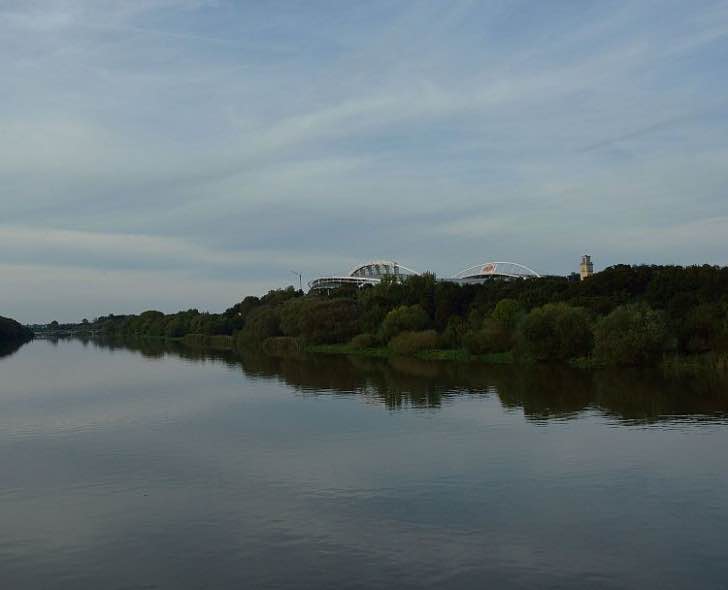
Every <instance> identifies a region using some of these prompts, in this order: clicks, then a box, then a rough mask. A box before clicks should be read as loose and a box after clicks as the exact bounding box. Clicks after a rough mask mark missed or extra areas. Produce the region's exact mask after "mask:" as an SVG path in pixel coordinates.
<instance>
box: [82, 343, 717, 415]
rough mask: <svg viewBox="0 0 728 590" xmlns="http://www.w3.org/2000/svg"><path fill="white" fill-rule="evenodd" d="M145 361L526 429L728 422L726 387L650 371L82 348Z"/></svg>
mask: <svg viewBox="0 0 728 590" xmlns="http://www.w3.org/2000/svg"><path fill="white" fill-rule="evenodd" d="M88 343H92V344H93V345H94V346H98V347H102V348H109V349H127V350H133V351H136V352H138V353H139V354H141V355H143V356H144V357H145V358H149V359H161V358H164V357H166V356H170V355H171V356H177V357H181V358H183V359H187V360H191V361H196V362H197V361H213V362H219V363H222V364H225V365H226V366H228V367H236V368H239V369H240V370H242V372H243V373H244V374H245V375H246V376H248V377H250V378H258V379H272V380H278V381H282V382H284V383H285V384H287V385H288V386H290V387H292V388H294V389H295V390H296V391H298V392H300V393H302V394H304V395H358V396H362V397H363V398H365V399H367V400H368V401H372V402H376V403H382V404H384V405H385V406H386V407H387V408H389V409H397V408H403V407H414V408H438V407H440V406H442V405H443V404H446V403H448V401H449V400H452V399H454V398H458V397H462V396H468V395H470V396H472V395H478V396H488V395H495V396H497V398H498V399H499V401H500V403H501V405H502V406H503V407H504V408H507V409H508V408H510V409H516V410H517V409H520V410H522V411H523V413H524V415H525V416H526V418H528V419H529V420H532V421H548V420H569V419H573V418H576V417H578V416H579V415H581V414H583V413H584V412H588V411H599V412H602V413H604V414H606V415H608V416H611V417H613V418H614V419H615V420H618V421H622V422H628V423H631V424H634V423H650V422H655V421H661V420H677V419H690V420H715V419H723V418H725V417H726V416H728V389H726V384H725V383H721V382H715V381H712V380H700V379H687V378H681V379H677V378H670V377H668V376H666V375H664V374H662V373H661V372H660V371H657V370H637V369H635V370H625V369H620V370H599V371H586V370H577V369H571V368H568V367H554V366H532V367H523V366H499V365H482V364H468V363H453V362H433V361H422V360H418V359H412V358H393V359H377V358H367V357H345V356H326V355H299V356H293V357H274V356H268V355H265V354H262V353H255V352H251V351H246V352H242V353H237V352H231V351H215V350H207V349H195V348H189V347H186V346H183V345H182V344H178V343H165V342H161V341H124V342H113V341H100V340H94V341H87V344H88Z"/></svg>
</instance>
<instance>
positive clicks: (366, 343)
mask: <svg viewBox="0 0 728 590" xmlns="http://www.w3.org/2000/svg"><path fill="white" fill-rule="evenodd" d="M375 346H379V339H378V338H377V337H376V336H375V335H374V334H369V333H365V334H357V335H356V336H354V337H353V338H352V339H351V347H352V348H358V349H361V348H374V347H375Z"/></svg>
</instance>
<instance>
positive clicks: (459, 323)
mask: <svg viewBox="0 0 728 590" xmlns="http://www.w3.org/2000/svg"><path fill="white" fill-rule="evenodd" d="M466 328H467V326H466V324H465V321H464V320H463V318H461V317H460V316H453V317H451V318H450V320H449V321H448V322H447V327H446V328H445V331H444V332H443V333H442V335H441V336H440V346H441V347H442V348H448V349H454V348H460V347H461V346H462V345H463V338H464V336H465V334H466Z"/></svg>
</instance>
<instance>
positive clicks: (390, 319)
mask: <svg viewBox="0 0 728 590" xmlns="http://www.w3.org/2000/svg"><path fill="white" fill-rule="evenodd" d="M429 322H430V318H429V317H428V315H427V313H426V312H425V310H424V309H422V307H421V306H420V305H418V304H415V305H400V306H399V307H397V308H395V309H393V310H392V311H390V312H389V313H388V314H387V315H386V317H385V318H384V321H383V322H382V338H383V339H384V340H385V341H386V342H389V341H390V340H391V339H392V338H394V337H395V336H396V335H397V334H399V333H400V332H405V331H407V332H417V331H420V330H424V329H425V328H426V327H427V324H428V323H429Z"/></svg>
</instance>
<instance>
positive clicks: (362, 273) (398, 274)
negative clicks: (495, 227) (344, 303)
mask: <svg viewBox="0 0 728 590" xmlns="http://www.w3.org/2000/svg"><path fill="white" fill-rule="evenodd" d="M418 274H420V273H418V272H417V271H414V270H412V269H411V268H407V267H406V266H403V265H401V264H400V263H398V262H395V261H394V260H373V261H371V262H367V263H366V264H361V265H359V266H356V267H354V268H353V269H352V270H351V272H350V273H349V274H347V275H330V276H323V277H319V278H316V279H314V280H312V281H310V282H309V283H308V287H309V289H310V290H311V291H331V290H333V289H339V288H341V287H347V286H349V287H357V288H361V287H366V286H371V285H376V284H378V283H379V282H380V281H381V280H382V279H383V278H385V277H392V278H394V279H395V280H402V279H405V278H407V277H408V276H413V275H418ZM540 276H541V275H539V274H538V273H537V272H536V271H535V270H533V269H531V268H528V267H527V266H524V265H522V264H518V263H516V262H485V263H482V264H476V265H474V266H469V267H468V268H465V269H463V270H461V271H460V272H459V273H457V274H456V275H454V276H453V277H451V278H442V279H438V280H440V281H446V282H451V283H458V284H461V285H470V284H480V283H484V282H487V281H492V280H507V281H509V280H520V279H530V278H537V277H540Z"/></svg>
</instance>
